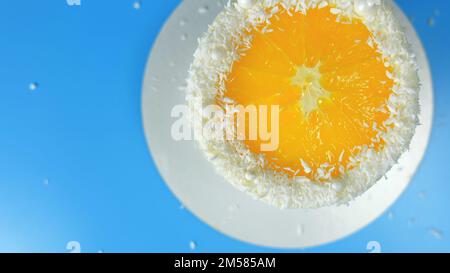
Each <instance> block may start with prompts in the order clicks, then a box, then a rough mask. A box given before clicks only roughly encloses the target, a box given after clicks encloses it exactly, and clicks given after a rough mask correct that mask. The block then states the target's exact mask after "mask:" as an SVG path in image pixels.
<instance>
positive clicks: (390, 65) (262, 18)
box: [186, 0, 419, 208]
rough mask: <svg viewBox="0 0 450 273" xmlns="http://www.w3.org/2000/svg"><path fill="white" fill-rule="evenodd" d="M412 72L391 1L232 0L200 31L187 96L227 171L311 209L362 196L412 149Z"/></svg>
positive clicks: (239, 182) (260, 191)
mask: <svg viewBox="0 0 450 273" xmlns="http://www.w3.org/2000/svg"><path fill="white" fill-rule="evenodd" d="M417 71H418V69H417V64H416V60H415V56H414V54H413V53H412V52H411V49H410V45H409V44H408V41H407V39H406V35H405V33H404V31H403V29H402V28H401V26H400V25H399V23H398V21H397V18H395V16H394V14H393V10H392V6H391V4H390V3H389V2H386V1H382V0H359V1H358V0H262V1H252V0H239V1H230V2H229V3H228V4H227V5H226V7H224V10H223V11H222V12H221V13H220V14H219V15H218V16H217V18H216V19H215V21H214V22H213V23H212V24H211V25H210V26H209V28H208V31H207V32H206V33H205V34H204V35H203V37H201V38H200V39H199V45H198V49H197V50H196V52H195V54H194V61H193V63H192V65H191V68H190V72H189V77H188V84H187V95H186V99H187V102H188V104H189V107H190V109H191V119H192V125H193V128H194V130H195V137H196V139H197V140H198V143H199V146H200V148H201V149H202V150H203V151H204V153H205V155H206V156H207V158H208V159H209V160H210V161H211V162H212V163H213V164H214V166H215V167H216V169H217V170H218V172H219V173H220V174H221V175H223V176H224V177H225V178H226V180H227V181H229V182H230V183H231V184H233V185H234V186H235V187H237V188H238V189H240V190H242V191H244V192H246V193H248V194H250V195H251V196H253V197H254V198H256V199H258V200H261V201H264V202H266V203H268V204H271V205H274V206H276V207H279V208H319V207H323V206H331V205H338V204H343V203H348V202H349V201H351V200H352V199H354V198H356V197H357V196H359V195H361V194H362V193H364V192H365V191H367V190H368V189H369V188H370V187H371V186H372V185H374V184H375V183H376V182H377V181H378V180H380V178H381V177H383V176H384V175H385V174H386V173H387V172H388V171H389V170H390V169H391V168H392V167H393V166H394V165H395V164H396V163H397V160H398V159H399V157H400V156H401V155H402V154H403V153H404V152H405V151H406V150H407V149H408V148H409V144H410V142H411V139H412V137H413V135H414V132H415V128H416V126H417V124H418V113H419V102H418V93H419V77H418V72H417Z"/></svg>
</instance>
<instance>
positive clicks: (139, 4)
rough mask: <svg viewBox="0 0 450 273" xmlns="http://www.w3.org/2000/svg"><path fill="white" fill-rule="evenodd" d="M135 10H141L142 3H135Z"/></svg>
mask: <svg viewBox="0 0 450 273" xmlns="http://www.w3.org/2000/svg"><path fill="white" fill-rule="evenodd" d="M133 8H134V9H140V8H141V1H136V2H134V3H133Z"/></svg>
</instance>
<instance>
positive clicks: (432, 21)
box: [428, 17, 436, 27]
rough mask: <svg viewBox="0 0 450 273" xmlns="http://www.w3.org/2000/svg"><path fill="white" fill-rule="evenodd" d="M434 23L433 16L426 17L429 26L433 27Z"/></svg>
mask: <svg viewBox="0 0 450 273" xmlns="http://www.w3.org/2000/svg"><path fill="white" fill-rule="evenodd" d="M435 25H436V20H435V19H434V17H430V18H429V19H428V26H429V27H434V26H435Z"/></svg>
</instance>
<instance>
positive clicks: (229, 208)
mask: <svg viewBox="0 0 450 273" xmlns="http://www.w3.org/2000/svg"><path fill="white" fill-rule="evenodd" d="M239 209H240V206H239V204H232V205H230V206H229V207H228V211H230V212H235V211H237V210H239Z"/></svg>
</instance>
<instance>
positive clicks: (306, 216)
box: [142, 0, 433, 248]
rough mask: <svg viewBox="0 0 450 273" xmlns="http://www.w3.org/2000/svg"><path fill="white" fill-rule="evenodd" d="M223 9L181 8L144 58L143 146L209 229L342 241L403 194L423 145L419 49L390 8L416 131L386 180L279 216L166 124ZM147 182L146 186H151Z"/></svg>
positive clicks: (288, 243)
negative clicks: (412, 62) (329, 203)
mask: <svg viewBox="0 0 450 273" xmlns="http://www.w3.org/2000/svg"><path fill="white" fill-rule="evenodd" d="M223 2H224V1H222V3H221V2H218V3H217V4H216V2H215V1H214V2H212V1H209V0H203V1H199V0H195V1H194V0H185V1H182V3H181V4H180V5H179V7H178V8H177V10H176V11H175V12H174V13H173V14H172V16H171V17H170V19H169V20H168V21H167V23H166V24H165V26H164V28H163V29H162V31H161V33H160V35H159V37H158V39H157V40H156V42H155V44H154V48H153V50H152V52H151V54H150V57H149V60H148V63H147V69H146V72H145V78H144V83H143V90H142V115H143V125H144V129H145V135H146V138H147V143H148V146H149V148H150V151H151V154H152V156H153V159H154V161H155V163H156V166H157V167H158V169H159V171H160V174H161V176H162V177H163V179H164V180H165V182H166V183H167V185H168V186H169V188H170V189H171V190H172V192H173V193H174V194H175V195H176V196H177V197H178V198H179V199H180V200H181V202H182V203H183V204H184V206H185V207H186V208H188V209H189V210H190V211H191V212H192V213H194V214H195V215H196V216H198V217H199V218H200V219H202V220H203V221H204V222H205V223H207V224H208V225H210V226H211V227H213V228H215V229H217V230H219V231H221V232H223V233H224V234H226V235H228V236H231V237H233V238H236V239H239V240H242V241H245V242H249V243H254V244H257V245H261V246H271V247H283V248H299V247H309V246H317V245H320V244H324V243H328V242H332V241H335V240H337V239H340V238H343V237H345V236H348V235H350V234H352V233H354V232H356V231H357V230H359V229H361V228H362V227H364V226H366V225H367V224H369V223H370V222H372V221H373V220H374V219H376V218H377V217H379V216H380V215H381V214H382V213H383V212H384V211H385V210H386V209H387V208H388V207H389V206H391V205H392V204H393V203H394V202H395V200H396V199H397V198H398V197H399V196H400V194H401V193H402V192H403V191H404V190H405V188H406V187H407V185H408V184H409V181H410V180H411V178H412V176H413V175H414V173H415V171H416V169H417V167H418V165H419V163H420V161H421V159H422V157H423V155H424V153H425V150H426V146H427V144H428V140H429V136H430V131H431V124H432V113H433V92H432V84H431V75H430V70H429V66H428V62H427V58H426V55H425V52H424V50H423V47H422V44H421V42H420V40H419V38H418V37H417V34H416V33H415V31H414V28H413V27H412V25H411V24H410V23H409V21H408V19H407V18H406V16H405V15H404V14H403V13H402V12H401V10H400V9H399V8H398V7H395V9H396V13H397V14H398V18H400V20H401V22H402V24H403V25H404V27H405V30H406V31H407V34H408V39H409V41H410V43H411V44H412V45H413V47H414V51H415V53H416V54H417V57H418V61H419V65H420V79H421V83H422V89H421V93H420V103H421V107H422V108H421V114H420V123H421V125H420V126H419V127H418V128H417V131H416V134H415V136H414V138H413V140H412V143H411V149H410V150H409V151H408V152H406V153H405V154H404V155H403V156H402V157H401V159H400V163H399V164H398V165H396V166H395V167H394V168H393V169H392V170H391V171H390V172H389V173H388V174H387V175H386V178H383V179H382V180H380V181H379V182H378V183H377V184H376V185H375V186H373V187H372V188H371V189H370V190H368V191H367V192H366V193H364V194H363V195H362V196H360V197H359V198H357V199H356V200H355V201H353V202H351V203H350V204H349V205H348V206H334V207H326V208H321V209H314V210H304V209H296V210H280V209H277V208H275V207H271V206H268V205H266V204H264V203H263V202H260V201H257V200H254V199H252V198H251V197H249V196H248V195H246V194H245V193H242V192H240V191H238V190H237V189H235V188H234V187H233V186H232V185H231V184H230V183H228V182H227V181H225V180H224V178H223V177H222V176H221V175H220V174H218V173H216V171H215V169H214V167H213V165H212V164H210V163H209V162H208V161H207V160H206V159H205V157H204V156H203V154H202V151H201V150H200V149H199V148H198V147H197V143H196V142H195V141H193V140H192V141H175V140H174V139H173V138H172V137H171V126H172V124H173V123H174V122H175V121H176V118H175V117H172V116H171V110H172V108H173V107H174V106H175V105H180V104H186V102H185V94H184V88H183V87H184V86H185V79H186V77H187V75H188V74H187V72H188V69H189V65H190V63H191V62H192V60H193V53H194V51H195V49H196V47H197V38H198V37H200V36H201V35H202V34H203V33H204V32H205V31H206V30H207V28H208V25H209V24H210V23H211V22H213V20H214V18H215V17H216V15H217V14H218V13H219V12H220V11H221V10H222V7H223V5H224V3H223ZM149 182H150V181H149Z"/></svg>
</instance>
